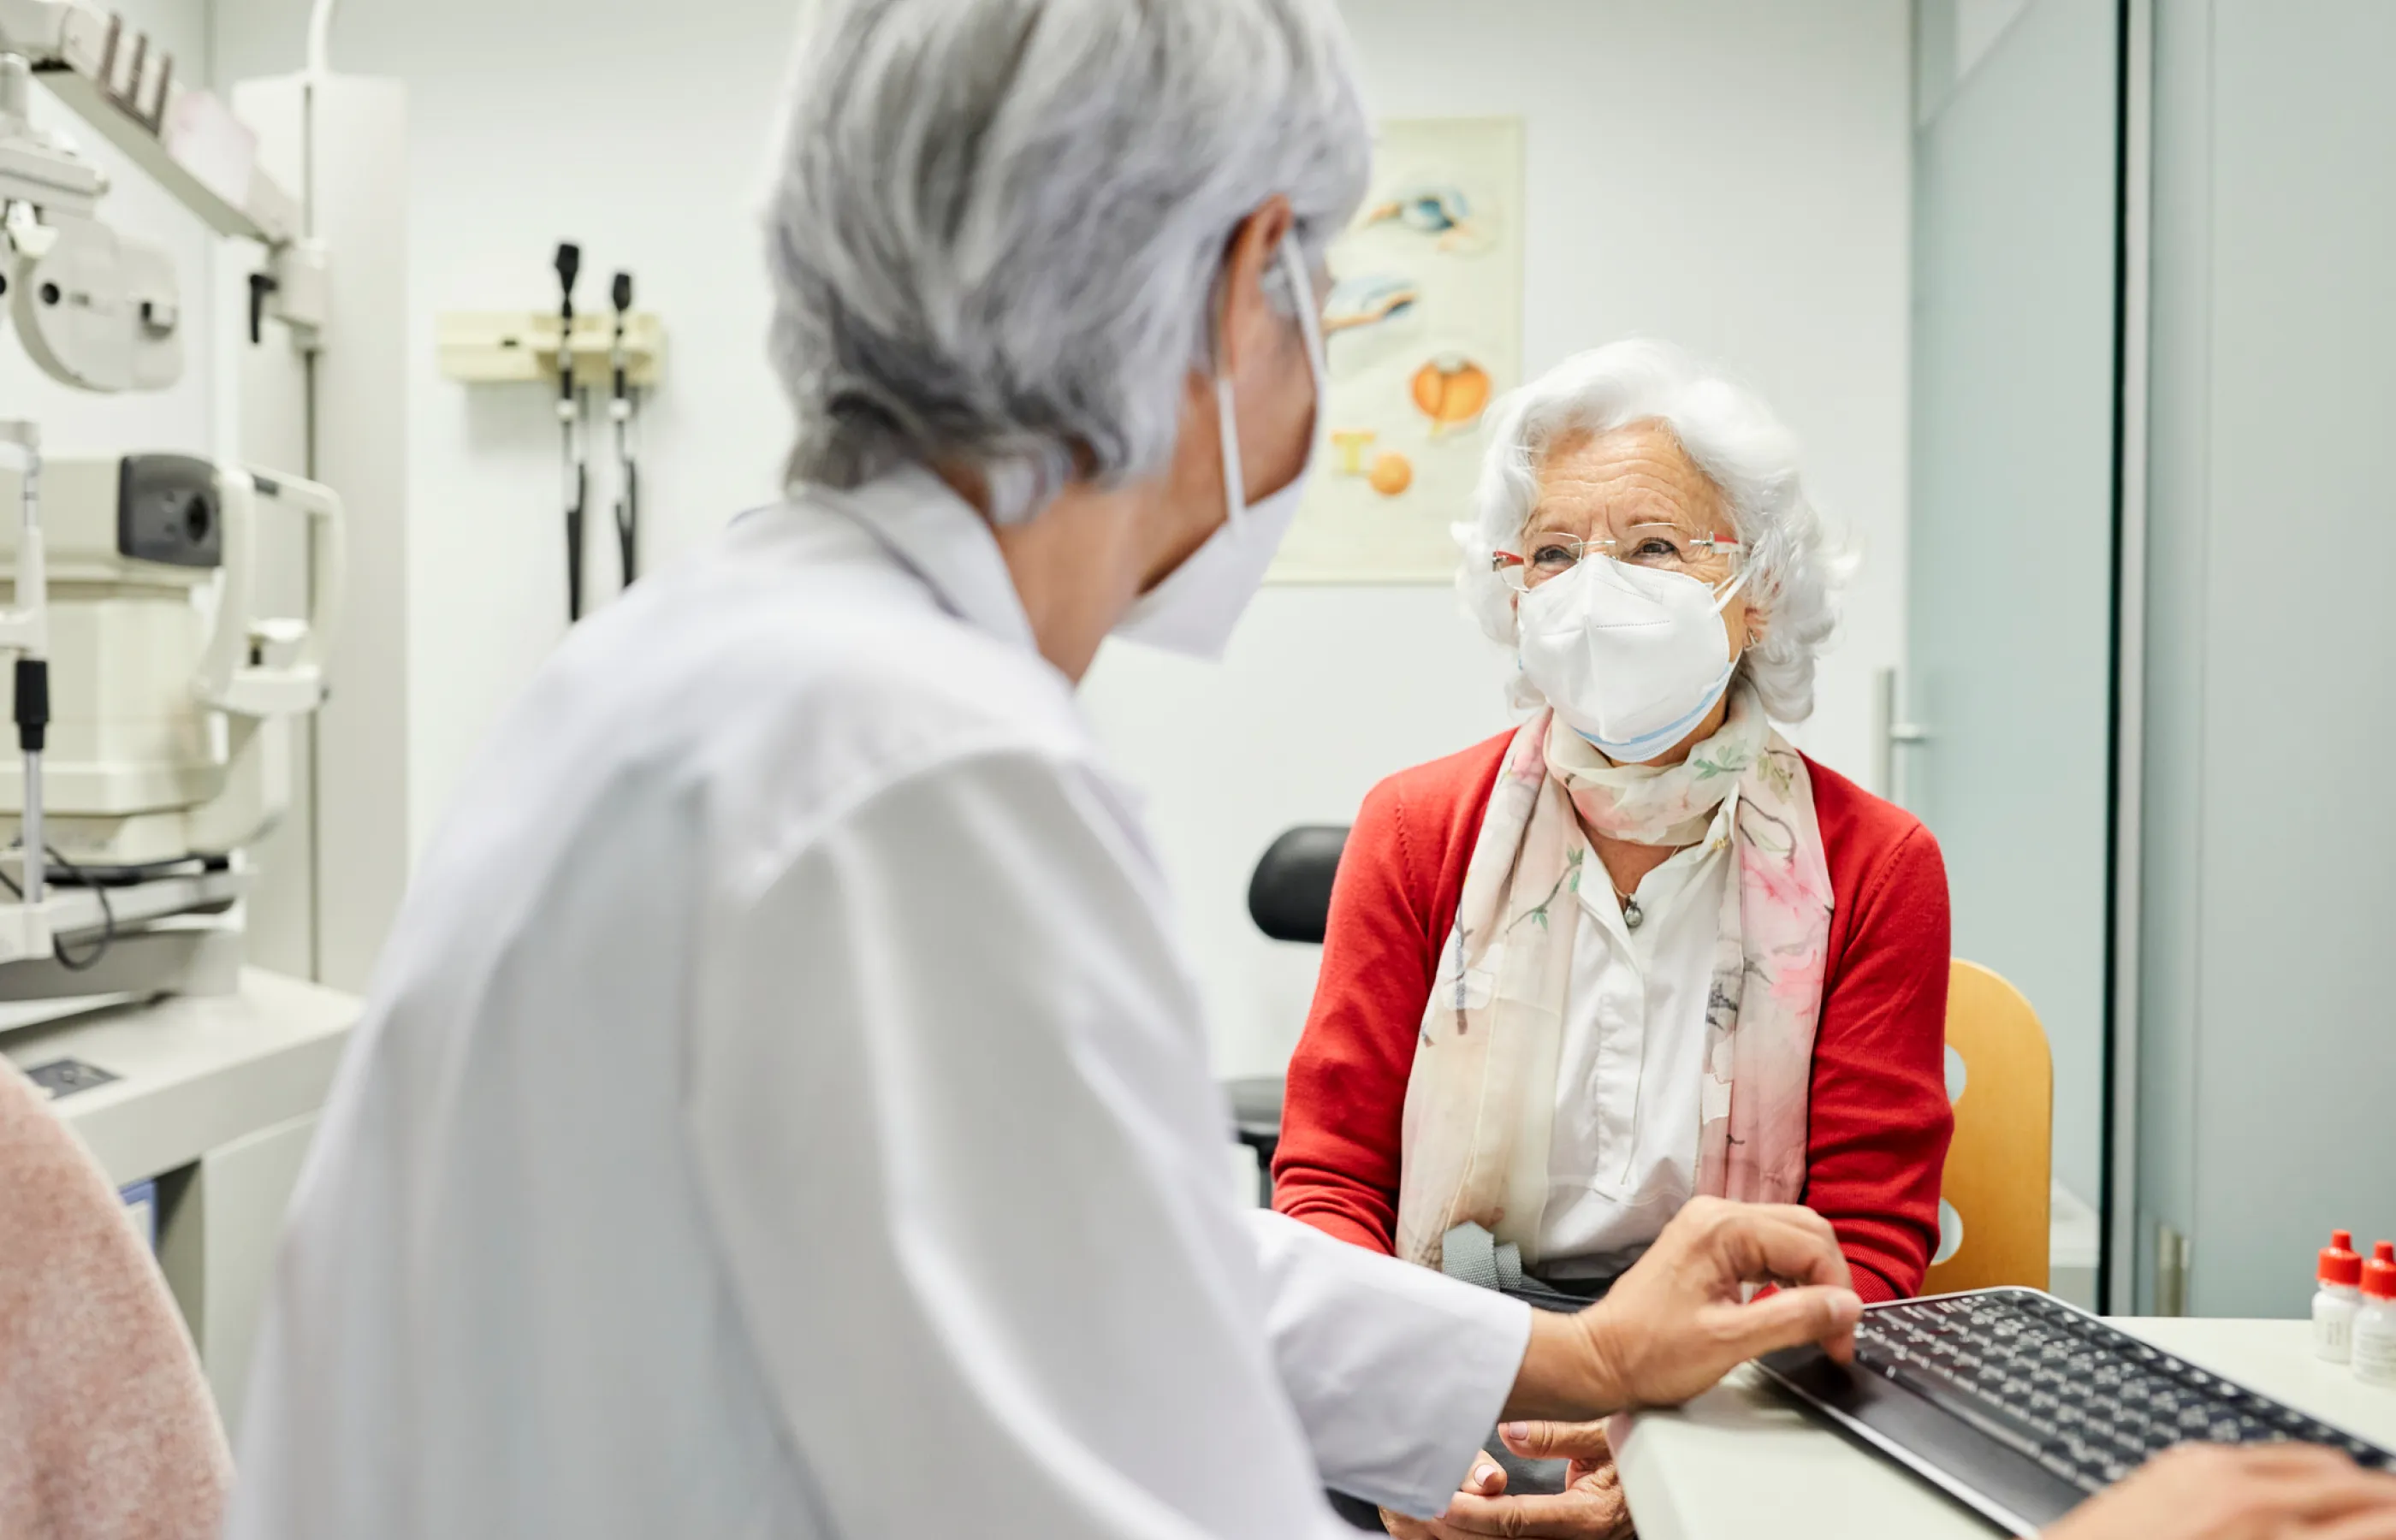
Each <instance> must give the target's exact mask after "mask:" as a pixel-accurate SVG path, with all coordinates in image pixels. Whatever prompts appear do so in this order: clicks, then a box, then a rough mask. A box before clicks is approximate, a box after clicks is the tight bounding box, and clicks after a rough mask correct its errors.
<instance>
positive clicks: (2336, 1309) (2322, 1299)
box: [2313, 1230, 2363, 1363]
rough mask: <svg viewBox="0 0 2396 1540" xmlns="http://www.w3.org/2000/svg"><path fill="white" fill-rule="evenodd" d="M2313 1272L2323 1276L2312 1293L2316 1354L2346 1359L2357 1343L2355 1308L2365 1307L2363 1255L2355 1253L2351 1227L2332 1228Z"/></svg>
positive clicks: (2332, 1360)
mask: <svg viewBox="0 0 2396 1540" xmlns="http://www.w3.org/2000/svg"><path fill="white" fill-rule="evenodd" d="M2313 1276H2315V1277H2316V1278H2318V1279H2320V1280H2321V1290H2320V1292H2319V1293H2317V1294H2314V1295H2313V1356H2314V1357H2315V1358H2318V1359H2323V1360H2325V1361H2328V1362H2331V1363H2344V1362H2345V1361H2347V1358H2348V1356H2349V1353H2350V1352H2351V1351H2352V1349H2353V1346H2354V1317H2355V1312H2356V1311H2358V1310H2360V1309H2362V1308H2363V1258H2362V1257H2360V1256H2357V1255H2355V1253H2354V1234H2353V1232H2352V1231H2350V1230H2333V1231H2331V1232H2330V1238H2329V1244H2328V1245H2326V1246H2323V1248H2322V1253H2321V1267H2320V1268H2319V1270H2318V1271H2316V1272H2315V1273H2314V1275H2313Z"/></svg>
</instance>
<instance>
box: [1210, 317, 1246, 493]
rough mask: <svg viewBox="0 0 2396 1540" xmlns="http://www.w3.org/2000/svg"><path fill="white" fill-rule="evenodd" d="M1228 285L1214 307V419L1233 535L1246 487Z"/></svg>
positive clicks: (1224, 490)
mask: <svg viewBox="0 0 2396 1540" xmlns="http://www.w3.org/2000/svg"><path fill="white" fill-rule="evenodd" d="M1215 419H1216V427H1217V431H1218V436H1219V438H1220V441H1221V454H1222V457H1223V523H1224V525H1225V527H1227V528H1229V529H1231V530H1232V531H1234V532H1236V531H1237V530H1238V529H1239V527H1240V525H1241V524H1243V523H1245V521H1246V518H1247V513H1248V488H1247V482H1246V479H1245V476H1244V475H1243V473H1242V471H1241V469H1240V423H1239V416H1238V402H1237V399H1236V396H1235V392H1233V391H1232V389H1231V285H1230V284H1229V283H1228V282H1227V283H1225V284H1224V285H1222V296H1221V299H1220V300H1219V301H1218V303H1217V305H1216V307H1215Z"/></svg>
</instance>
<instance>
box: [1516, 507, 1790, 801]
mask: <svg viewBox="0 0 2396 1540" xmlns="http://www.w3.org/2000/svg"><path fill="white" fill-rule="evenodd" d="M1746 581H1747V575H1746V574H1745V573H1741V574H1740V575H1739V576H1738V577H1737V578H1734V579H1733V580H1732V581H1731V582H1729V583H1728V584H1726V585H1725V586H1724V587H1723V588H1722V589H1721V590H1720V591H1716V590H1714V589H1711V588H1709V587H1708V586H1706V585H1705V584H1704V583H1702V582H1699V581H1698V580H1697V578H1691V577H1689V576H1687V575H1686V574H1684V573H1679V572H1658V571H1657V570H1655V569H1654V568H1652V567H1643V566H1634V565H1631V564H1628V563H1623V562H1617V561H1615V560H1614V559H1612V558H1611V557H1606V556H1597V555H1591V556H1589V557H1587V558H1585V559H1584V560H1583V561H1582V562H1581V563H1580V564H1579V565H1577V566H1576V567H1574V568H1573V569H1572V570H1571V571H1570V572H1567V573H1564V574H1563V575H1562V576H1560V577H1556V578H1550V579H1549V580H1548V581H1546V582H1544V583H1541V584H1540V585H1539V586H1538V587H1537V588H1535V589H1531V590H1529V591H1526V592H1524V595H1523V599H1522V604H1521V607H1520V608H1519V609H1518V610H1517V612H1516V614H1517V617H1518V619H1519V623H1520V626H1521V636H1522V641H1521V644H1520V648H1521V657H1522V663H1523V675H1524V678H1526V679H1528V680H1529V681H1530V682H1531V683H1532V684H1534V685H1536V686H1537V688H1538V691H1539V693H1540V694H1541V695H1544V696H1546V697H1548V704H1549V705H1551V706H1552V707H1554V708H1555V710H1556V715H1557V716H1558V717H1561V718H1562V719H1563V720H1564V725H1565V726H1567V727H1569V728H1571V729H1572V730H1573V731H1574V732H1576V733H1578V734H1579V735H1580V736H1581V737H1585V738H1587V739H1589V741H1590V742H1591V743H1593V744H1595V745H1596V746H1597V749H1598V751H1599V752H1600V753H1602V754H1604V756H1605V757H1606V758H1607V759H1610V760H1613V761H1614V762H1615V763H1617V764H1644V763H1646V762H1647V761H1649V760H1652V759H1654V758H1655V757H1656V756H1657V755H1658V754H1661V753H1663V752H1665V751H1666V750H1670V749H1671V747H1672V746H1673V745H1674V744H1676V743H1678V742H1680V741H1681V740H1682V739H1683V738H1684V737H1688V736H1689V734H1690V732H1691V731H1692V730H1694V729H1695V728H1696V727H1697V724H1699V723H1700V722H1703V721H1704V720H1705V719H1706V713H1707V712H1708V711H1710V710H1713V709H1714V705H1715V703H1716V702H1718V701H1720V700H1721V699H1722V697H1723V692H1724V691H1725V690H1727V689H1729V688H1730V681H1731V675H1732V674H1733V673H1734V672H1736V671H1737V668H1738V659H1737V657H1733V656H1732V655H1731V650H1730V633H1729V631H1726V630H1725V629H1724V626H1723V623H1722V612H1723V609H1724V606H1725V605H1727V604H1729V603H1730V602H1731V599H1732V597H1733V596H1734V595H1736V594H1737V592H1738V591H1739V588H1740V586H1741V585H1742V584H1744V583H1745V582H1746Z"/></svg>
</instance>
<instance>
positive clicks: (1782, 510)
mask: <svg viewBox="0 0 2396 1540" xmlns="http://www.w3.org/2000/svg"><path fill="white" fill-rule="evenodd" d="M1650 421H1653V422H1660V423H1662V424H1664V425H1665V426H1666V427H1668V428H1670V429H1671V431H1672V434H1673V436H1674V437H1675V438H1677V439H1678V440H1679V441H1680V444H1681V447H1682V448H1683V449H1684V450H1685V451H1687V453H1688V457H1689V458H1690V459H1691V460H1692V461H1693V462H1694V463H1695V464H1696V465H1697V469H1698V470H1699V471H1704V472H1705V474H1706V476H1707V477H1708V478H1709V479H1710V480H1711V481H1712V482H1713V484H1714V485H1715V486H1716V487H1717V488H1718V489H1720V491H1721V492H1722V495H1723V502H1724V506H1725V507H1726V508H1727V509H1728V510H1729V511H1730V516H1731V523H1732V526H1733V527H1734V528H1735V529H1736V530H1737V534H1738V538H1739V540H1740V542H1741V543H1742V544H1743V545H1744V546H1745V547H1746V561H1747V567H1746V570H1747V572H1748V575H1749V576H1748V579H1747V586H1746V587H1745V588H1744V589H1743V590H1742V592H1743V593H1744V595H1745V597H1746V599H1747V602H1748V603H1749V604H1750V605H1751V606H1753V607H1754V608H1756V609H1758V610H1761V611H1763V612H1764V614H1765V615H1767V616H1769V617H1771V624H1770V625H1769V627H1768V628H1767V629H1766V631H1765V639H1764V641H1762V642H1760V643H1758V644H1756V646H1755V649H1754V650H1753V651H1752V652H1750V653H1749V654H1748V655H1747V659H1746V662H1745V663H1744V664H1743V665H1742V671H1743V673H1744V674H1745V676H1746V677H1747V678H1748V679H1749V680H1750V681H1751V682H1752V683H1753V684H1754V685H1755V688H1756V693H1757V694H1758V695H1759V696H1760V697H1762V698H1763V701H1764V710H1766V711H1767V712H1769V713H1770V714H1771V715H1772V716H1773V717H1774V718H1775V719H1776V720H1777V721H1781V722H1802V721H1804V719H1805V718H1806V717H1807V716H1809V715H1811V714H1812V713H1813V710H1814V662H1815V657H1816V656H1817V654H1818V653H1819V652H1820V650H1821V647H1822V644H1824V643H1825V642H1827V641H1828V640H1830V633H1831V632H1832V631H1835V630H1836V629H1837V626H1838V621H1839V591H1840V590H1841V589H1842V588H1843V587H1844V585H1845V582H1846V579H1847V577H1848V576H1849V574H1850V573H1852V572H1853V570H1854V567H1855V558H1854V557H1853V555H1852V554H1851V553H1849V552H1848V551H1847V550H1846V549H1845V547H1844V542H1843V541H1841V540H1840V539H1838V538H1836V537H1834V535H1833V534H1832V533H1831V531H1830V527H1829V524H1828V521H1826V520H1825V519H1824V518H1823V516H1822V514H1821V512H1820V511H1818V510H1817V509H1816V508H1815V507H1814V505H1813V503H1812V502H1811V501H1810V500H1808V499H1807V498H1806V496H1805V488H1804V483H1803V482H1802V480H1801V479H1800V478H1799V475H1798V468H1797V467H1798V444H1797V436H1796V435H1795V434H1794V433H1792V432H1790V431H1789V430H1788V428H1787V427H1785V426H1783V425H1782V423H1781V421H1780V419H1779V418H1777V417H1775V416H1774V415H1773V413H1772V408H1771V407H1769V406H1767V405H1764V400H1763V398H1762V397H1761V396H1758V395H1757V394H1756V393H1755V392H1752V391H1750V390H1749V389H1747V388H1746V387H1745V386H1743V385H1740V384H1739V383H1737V381H1735V380H1733V379H1731V378H1729V377H1728V376H1726V375H1724V374H1723V373H1721V372H1720V371H1719V370H1716V369H1712V368H1710V367H1708V366H1707V365H1703V364H1700V363H1699V362H1697V360H1696V359H1694V358H1692V357H1691V356H1689V354H1687V353H1686V352H1683V351H1682V350H1680V349H1679V348H1676V347H1674V346H1672V345H1671V343H1669V342H1657V341H1649V340H1645V339H1634V340H1631V341H1625V342H1616V343H1612V344H1609V345H1608V346H1606V347H1603V348H1597V349H1593V350H1591V352H1582V353H1576V354H1574V355H1573V356H1572V357H1570V358H1567V359H1565V360H1564V362H1563V363H1562V364H1559V365H1556V366H1555V367H1554V368H1552V369H1551V370H1549V371H1548V372H1547V373H1546V374H1545V375H1543V376H1541V377H1540V378H1537V379H1536V380H1533V381H1532V382H1531V383H1530V384H1528V385H1525V386H1524V387H1523V388H1522V389H1520V390H1518V391H1515V392H1512V393H1511V394H1510V395H1508V396H1507V397H1506V398H1505V399H1504V400H1502V401H1500V402H1499V403H1498V405H1497V408H1496V411H1495V413H1494V415H1493V417H1492V418H1491V431H1490V443H1489V451H1488V454H1487V456H1486V457H1485V458H1484V459H1483V461H1482V466H1481V482H1480V485H1479V486H1478V488H1477V489H1476V490H1475V492H1474V496H1473V502H1474V514H1475V516H1474V518H1473V521H1472V522H1471V523H1470V524H1458V525H1457V526H1456V541H1457V544H1458V546H1459V547H1461V548H1462V550H1463V552H1464V562H1463V564H1462V565H1461V566H1460V567H1458V570H1457V575H1456V586H1457V591H1458V593H1459V594H1461V595H1462V596H1463V599H1464V604H1465V607H1466V609H1467V610H1468V611H1470V612H1471V615H1472V617H1474V618H1475V619H1477V620H1479V621H1480V622H1481V628H1482V630H1484V631H1487V632H1488V633H1489V635H1490V637H1491V638H1492V639H1493V640H1494V641H1496V642H1497V643H1498V644H1499V645H1501V646H1504V647H1508V648H1511V647H1513V646H1514V645H1515V644H1516V642H1517V635H1516V631H1515V620H1514V591H1513V590H1512V589H1511V588H1509V587H1508V586H1507V584H1506V580H1505V579H1504V578H1502V577H1500V576H1498V574H1497V573H1496V572H1495V571H1493V570H1491V568H1490V564H1489V558H1490V556H1491V554H1492V553H1493V552H1495V551H1511V550H1513V549H1515V546H1516V542H1517V541H1518V540H1519V539H1520V538H1521V537H1522V535H1523V532H1524V524H1525V521H1526V520H1528V519H1529V517H1530V515H1531V511H1532V510H1533V509H1534V508H1536V507H1537V504H1538V498H1539V470H1540V466H1541V465H1542V463H1543V462H1544V461H1545V459H1546V458H1547V456H1548V454H1549V452H1550V451H1551V449H1552V448H1553V447H1554V446H1555V445H1558V444H1559V443H1562V442H1564V441H1565V440H1567V439H1570V438H1572V437H1574V436H1576V435H1577V434H1581V433H1590V432H1597V433H1603V432H1606V431H1611V430H1613V429H1616V428H1621V427H1626V426H1628V425H1629V424H1631V423H1634V422H1650ZM1515 691H1516V696H1517V699H1518V703H1520V704H1524V705H1536V704H1538V703H1539V700H1538V696H1537V692H1536V691H1535V690H1533V689H1531V687H1530V685H1529V684H1528V683H1527V682H1525V681H1523V680H1522V679H1521V678H1520V677H1519V676H1518V677H1517V679H1516V684H1515Z"/></svg>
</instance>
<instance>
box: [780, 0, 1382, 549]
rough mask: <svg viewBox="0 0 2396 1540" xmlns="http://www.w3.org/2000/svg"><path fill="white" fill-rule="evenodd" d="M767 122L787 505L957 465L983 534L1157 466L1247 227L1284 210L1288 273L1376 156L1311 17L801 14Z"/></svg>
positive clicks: (1126, 0)
mask: <svg viewBox="0 0 2396 1540" xmlns="http://www.w3.org/2000/svg"><path fill="white" fill-rule="evenodd" d="M785 113H786V118H785V126H784V128H783V131H782V135H781V145H782V150H781V159H780V163H779V166H778V167H777V169H776V173H775V180H774V183H773V186H772V190H771V193H770V197H769V203H768V208H767V214H766V233H767V248H768V260H769V265H770V268H771V272H772V277H773V284H774V322H773V339H772V352H773V362H774V365H775V368H776V371H777V372H778V373H779V376H780V378H781V380H782V384H783V387H784V389H785V390H786V391H787V392H789V394H790V397H791V402H792V406H793V407H794V408H795V410H796V413H797V418H798V424H797V429H798V431H797V443H796V445H795V447H794V448H793V450H792V455H791V458H790V464H789V469H788V475H789V480H790V482H791V483H792V485H797V484H800V483H807V482H812V483H818V484H823V485H833V486H854V485H859V484H861V483H864V482H867V481H870V480H872V479H873V478H874V477H876V476H878V475H881V474H882V473H884V472H885V471H889V470H891V469H892V468H894V467H896V466H898V465H900V464H903V463H907V462H910V461H914V462H925V463H929V462H936V461H937V462H949V463H955V464H960V465H963V466H967V467H971V468H974V469H976V470H978V471H980V472H981V474H982V476H983V477H984V479H985V481H986V483H987V485H988V486H989V488H990V492H991V496H992V505H993V507H992V511H993V512H994V513H995V515H996V516H997V517H998V518H999V519H1000V520H1002V521H1013V520H1018V519H1022V518H1027V517H1029V516H1031V515H1032V514H1033V513H1035V512H1037V511H1039V510H1040V509H1041V508H1042V507H1044V506H1045V505H1046V503H1047V502H1048V501H1049V499H1050V498H1054V497H1055V496H1056V494H1057V493H1058V491H1059V490H1060V489H1061V488H1062V487H1063V485H1065V483H1067V482H1068V481H1071V480H1076V479H1088V480H1092V481H1096V482H1098V483H1101V484H1105V485H1114V484H1120V483H1123V482H1126V481H1135V480H1138V479H1140V478H1141V477H1144V476H1147V475H1149V474H1151V473H1153V472H1155V471H1159V470H1161V469H1163V468H1164V466H1165V463H1166V462H1167V461H1168V460H1169V459H1170V458H1171V457H1172V454H1173V449H1174V444H1175V441H1176V439H1177V437H1178V431H1179V425H1180V418H1181V408H1182V404H1183V400H1184V392H1185V388H1186V382H1187V378H1188V374H1189V371H1190V370H1191V369H1192V368H1203V367H1205V366H1206V365H1207V362H1208V359H1209V357H1210V356H1211V353H1212V352H1213V338H1214V325H1213V322H1214V316H1215V297H1216V295H1217V292H1218V276H1219V274H1220V272H1221V269H1222V265H1223V259H1224V257H1225V255H1226V254H1227V251H1228V249H1229V242H1230V239H1231V235H1232V233H1233V232H1235V231H1236V230H1237V229H1238V228H1239V225H1240V222H1241V221H1242V220H1243V219H1245V218H1246V217H1247V216H1248V215H1249V213H1251V212H1252V211H1253V210H1254V209H1255V208H1256V206H1258V204H1260V203H1262V202H1264V201H1265V200H1266V199H1267V198H1269V197H1271V196H1272V195H1273V194H1274V193H1276V192H1279V193H1283V194H1285V195H1286V196H1287V197H1288V199H1289V201H1290V205H1291V207H1292V209H1293V210H1294V211H1295V214H1296V217H1297V219H1296V235H1297V238H1298V241H1299V243H1300V248H1301V250H1302V252H1303V253H1304V254H1305V255H1306V256H1307V257H1308V258H1309V259H1310V263H1309V265H1310V268H1311V266H1312V265H1313V263H1315V262H1318V261H1319V260H1320V259H1321V256H1322V253H1323V248H1324V245H1325V243H1327V242H1328V241H1329V240H1330V238H1331V237H1332V236H1333V235H1334V234H1335V233H1337V232H1338V230H1339V229H1340V228H1342V227H1343V226H1344V225H1345V224H1346V223H1347V221H1348V219H1349V218H1350V216H1351V214H1352V213H1353V212H1354V210H1355V207H1356V206H1357V204H1358V203H1359V202H1361V201H1362V199H1363V197H1364V183H1365V177H1366V173H1367V169H1368V166H1369V163H1370V160H1371V155H1372V139H1371V131H1370V128H1369V127H1368V126H1367V124H1366V121H1365V117H1364V108H1363V104H1362V100H1361V98H1360V96H1359V93H1358V90H1357V86H1356V80H1355V73H1354V70H1353V67H1352V64H1351V60H1350V57H1349V51H1348V44H1347V40H1346V33H1344V31H1343V30H1342V28H1341V26H1340V23H1339V20H1338V14H1337V12H1336V10H1335V8H1334V7H1333V4H1332V0H1203V3H1199V4H1193V3H1191V0H819V3H818V4H816V5H815V6H814V7H811V10H810V14H809V17H808V20H807V23H806V25H805V30H804V32H803V33H802V37H801V41H800V45H799V50H798V57H797V61H796V65H795V68H794V72H793V76H792V82H791V85H790V86H789V98H788V102H787V105H786V107H785ZM1270 282H1271V285H1273V287H1272V291H1271V292H1272V293H1273V296H1274V299H1275V302H1276V303H1279V304H1283V305H1285V306H1286V305H1290V304H1293V303H1295V302H1296V299H1297V297H1296V296H1290V295H1285V294H1284V293H1282V292H1281V290H1282V288H1283V287H1285V285H1282V283H1281V280H1280V277H1279V269H1278V265H1276V267H1275V269H1274V270H1273V272H1272V273H1271V277H1270Z"/></svg>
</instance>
